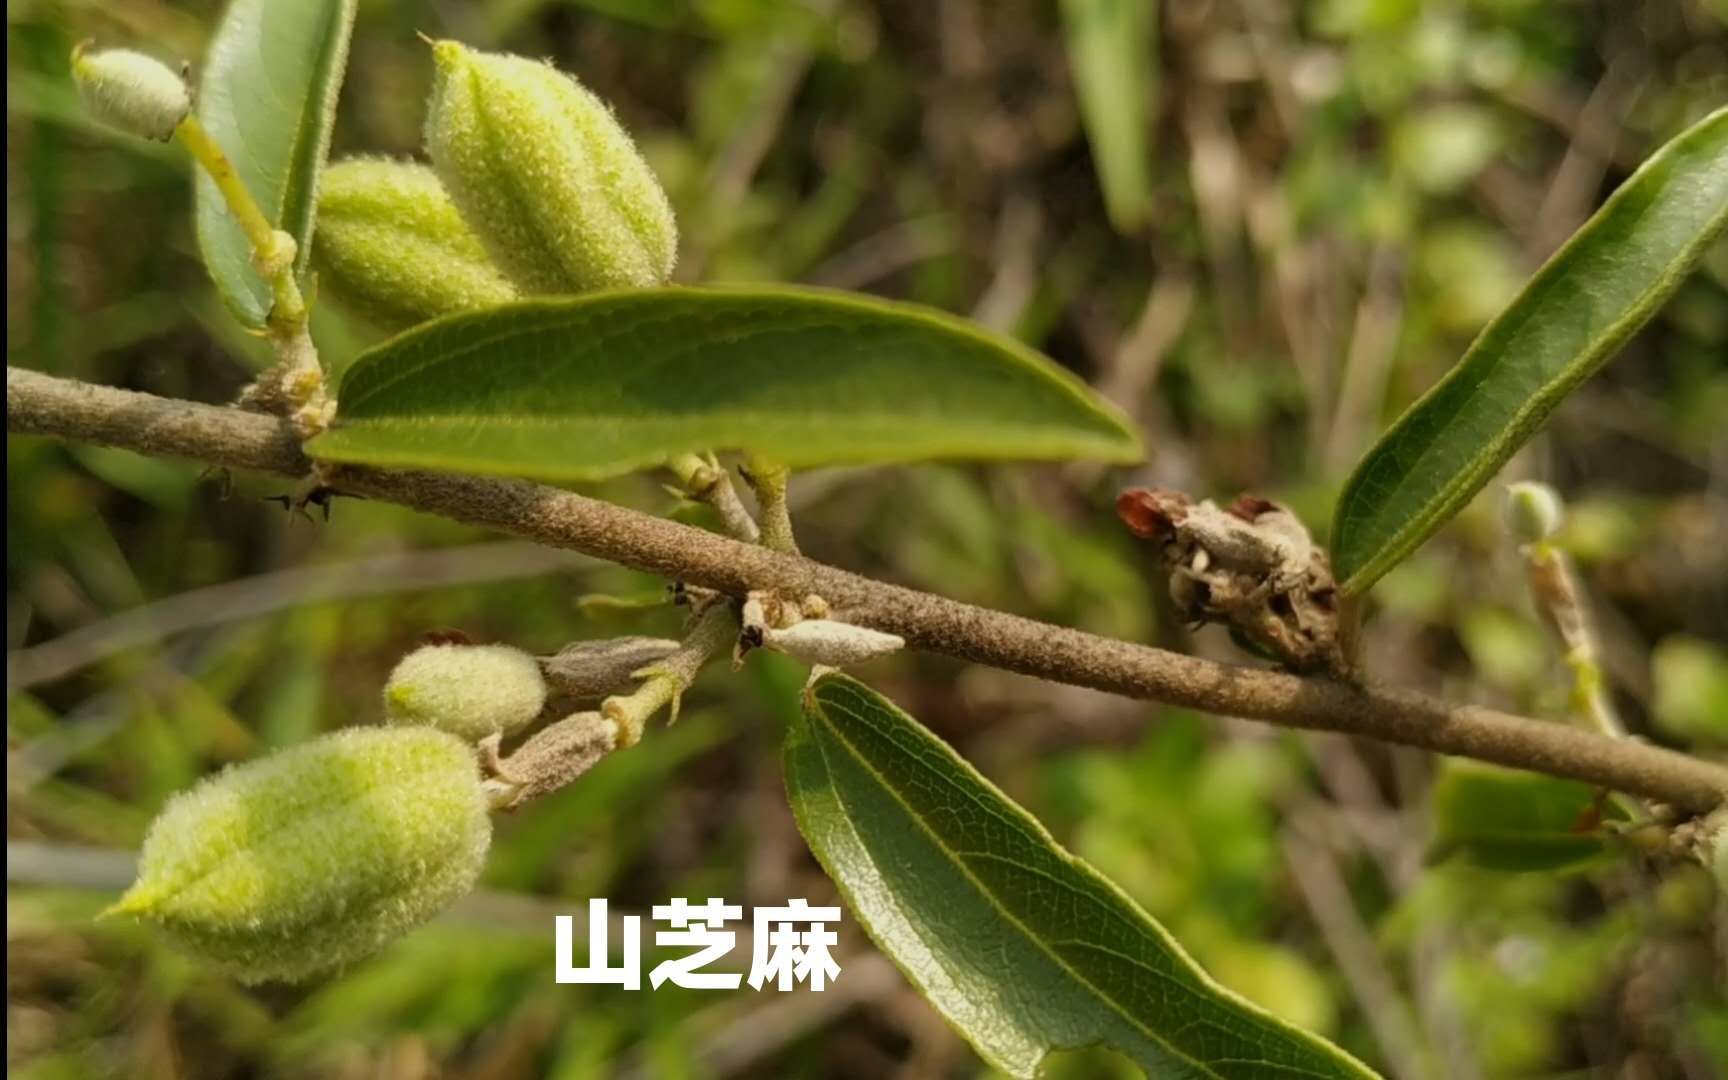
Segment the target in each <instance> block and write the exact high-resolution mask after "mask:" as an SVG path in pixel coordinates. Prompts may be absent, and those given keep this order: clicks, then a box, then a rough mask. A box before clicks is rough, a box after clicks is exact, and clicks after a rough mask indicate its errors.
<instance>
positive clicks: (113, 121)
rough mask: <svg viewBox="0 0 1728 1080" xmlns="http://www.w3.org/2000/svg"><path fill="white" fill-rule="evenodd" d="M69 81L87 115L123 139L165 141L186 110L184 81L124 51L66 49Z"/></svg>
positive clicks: (187, 100)
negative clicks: (122, 134)
mask: <svg viewBox="0 0 1728 1080" xmlns="http://www.w3.org/2000/svg"><path fill="white" fill-rule="evenodd" d="M72 80H73V81H74V82H75V83H77V85H78V96H79V97H80V98H81V99H82V100H83V102H84V107H85V108H86V109H88V110H89V111H90V115H92V116H94V117H95V118H96V119H98V120H100V121H102V122H103V123H104V124H107V125H108V126H109V127H112V128H117V129H118V130H120V131H124V132H126V133H127V134H129V135H141V136H143V137H144V138H146V139H157V140H160V141H162V142H167V141H168V140H169V139H171V138H173V137H174V129H175V128H177V127H179V126H180V121H182V120H184V119H186V116H187V114H189V113H190V112H191V111H192V95H191V94H190V93H189V92H188V91H187V89H186V82H185V80H184V79H182V78H180V76H179V75H176V74H175V73H174V71H173V70H172V69H171V68H169V67H168V65H166V64H164V63H162V62H161V61H160V60H157V59H154V58H153V57H149V56H145V55H144V54H143V53H139V52H133V51H131V50H130V49H108V50H105V51H103V52H95V53H93V52H85V51H84V49H83V47H82V46H80V47H79V48H77V49H74V50H72Z"/></svg>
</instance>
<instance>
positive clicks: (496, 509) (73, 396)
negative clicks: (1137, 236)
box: [6, 368, 1728, 811]
mask: <svg viewBox="0 0 1728 1080" xmlns="http://www.w3.org/2000/svg"><path fill="white" fill-rule="evenodd" d="M6 389H7V402H6V422H7V428H8V430H10V431H14V432H18V433H22V434H35V435H51V436H55V437H59V438H67V439H77V440H82V441H86V442H96V443H101V444H102V445H106V446H116V447H121V448H124V449H130V450H138V451H141V452H145V453H152V454H162V455H178V456H181V457H189V458H193V459H196V460H199V461H203V462H206V463H208V464H213V465H223V466H229V467H233V468H251V469H264V470H268V471H271V472H278V473H283V474H286V475H290V476H298V475H301V474H303V473H304V472H305V471H306V470H307V469H308V468H309V462H308V461H307V459H306V458H305V456H304V455H303V454H302V453H301V452H300V449H299V446H298V444H297V443H296V442H295V440H294V436H293V432H292V430H291V428H290V427H289V426H288V425H287V423H286V422H284V421H282V420H280V419H277V418H273V417H269V416H263V415H258V414H249V413H244V412H241V411H239V410H235V409H224V408H221V407H217V406H209V405H198V404H193V403H190V402H175V401H168V400H165V399H162V398H157V397H153V396H151V395H148V394H138V393H133V392H130V391H125V390H115V389H110V388H106V387H97V386H88V385H84V384H80V383H77V382H73V381H70V380H66V379H60V378H56V377H53V376H49V375H42V374H39V373H35V372H28V371H20V370H17V369H14V368H7V373H6ZM325 472H326V474H327V475H326V479H327V481H328V482H329V483H331V484H333V485H335V486H336V487H337V488H338V489H340V490H342V491H345V492H350V493H353V494H356V495H364V496H367V497H369V498H373V499H379V500H383V501H388V502H394V503H399V504H401V505H403V506H409V507H413V508H415V509H418V510H423V511H426V512H428V513H434V514H440V515H443V516H446V517H451V518H454V519H456V520H458V521H463V522H467V523H469V524H474V525H484V526H487V527H490V528H495V529H499V530H501V531H504V532H508V533H512V534H514V535H517V536H521V537H524V538H527V539H531V540H535V541H538V542H540V543H543V544H548V545H551V546H553V547H564V548H570V549H572V550H575V551H580V552H583V553H585V554H588V555H593V556H595V557H597V558H602V559H607V560H609V561H612V562H616V563H619V564H621V565H624V566H629V567H632V568H634V569H637V570H642V571H646V572H650V573H656V574H661V575H664V576H667V577H674V578H678V579H681V580H684V581H687V582H691V583H693V584H697V585H702V586H706V587H708V588H712V589H718V590H720V591H722V592H725V593H727V594H729V595H732V596H742V595H744V594H746V593H748V592H750V591H752V590H772V591H774V592H777V593H780V594H782V595H791V596H805V595H809V594H811V593H815V594H817V595H819V596H822V597H823V598H825V599H826V600H827V601H828V602H829V603H830V604H832V605H833V607H834V608H835V609H836V610H837V611H841V612H844V613H845V615H846V618H847V620H848V621H850V622H853V623H856V624H859V625H862V626H869V627H873V628H875V629H878V630H883V631H886V632H889V633H893V634H898V635H900V636H901V637H903V638H905V639H906V641H907V643H908V645H910V646H912V647H914V648H919V649H924V650H927V651H930V652H938V653H944V654H947V655H949V656H954V657H958V658H960V659H963V660H970V661H973V662H976V663H982V664H989V665H992V666H994V667H1000V668H1005V669H1007V670H1010V671H1018V672H1022V673H1024V674H1028V675H1036V676H1039V677H1041V678H1045V679H1051V680H1054V681H1056V682H1064V683H1071V684H1073V685H1076V686H1088V687H1092V688H1093V689H1097V690H1106V691H1109V692H1112V693H1117V694H1124V695H1127V696H1130V697H1138V698H1150V699H1153V700H1157V701H1163V702H1168V703H1170V704H1173V705H1181V706H1186V707H1190V708H1195V709H1201V710H1205V711H1207V712H1214V713H1224V714H1229V715H1234V716H1241V717H1247V718H1250V719H1256V720H1263V721H1267V722H1269V723H1274V724H1279V725H1282V726H1285V727H1295V728H1308V729H1314V730H1322V731H1340V732H1346V733H1349V734H1354V735H1363V736H1367V737H1370V738H1375V739H1380V740H1383V741H1386V742H1393V743H1401V744H1404V745H1408V746H1417V747H1422V748H1424V749H1428V750H1435V751H1439V752H1441V753H1447V754H1457V755H1461V756H1464V757H1473V758H1478V759H1481V760H1483V761H1490V762H1495V763H1498V764H1502V765H1509V766H1513V767H1516V768H1524V769H1531V770H1534V771H1537V772H1544V773H1549V774H1552V775H1555V776H1565V777H1572V778H1574V779H1578V780H1583V781H1587V782H1589V783H1593V784H1598V785H1601V786H1603V787H1607V788H1612V789H1615V790H1620V791H1625V792H1629V793H1632V794H1638V795H1645V796H1649V797H1651V798H1655V799H1660V800H1662V801H1664V802H1668V803H1671V804H1673V805H1675V806H1676V807H1680V808H1684V809H1686V810H1692V811H1704V810H1709V809H1711V808H1713V807H1715V806H1717V805H1719V804H1721V803H1723V802H1724V801H1728V767H1724V766H1722V765H1719V764H1715V763H1712V762H1707V761H1703V760H1700V759H1697V758H1693V757H1689V756H1687V755H1685V754H1680V753H1676V752H1674V751H1672V750H1665V749H1662V748H1659V747H1655V746H1648V745H1644V744H1640V743H1636V742H1631V741H1627V740H1613V739H1608V738H1605V737H1603V736H1600V735H1597V734H1594V733H1591V732H1586V731H1580V730H1576V729H1574V728H1570V727H1566V726H1563V725H1559V724H1550V723H1544V722H1541V721H1538V720H1532V719H1529V718H1526V717H1520V716H1513V715H1510V714H1507V713H1502V712H1498V711H1495V710H1493V709H1486V708H1481V707H1477V706H1472V705H1449V704H1447V703H1445V702H1442V701H1439V700H1436V699H1434V698H1432V697H1429V696H1427V695H1424V694H1420V693H1416V692H1414V691H1409V690H1402V689H1395V688H1388V687H1380V686H1373V685H1369V686H1365V687H1352V686H1347V685H1344V684H1342V683H1338V682H1335V681H1332V680H1330V679H1326V678H1321V677H1307V678H1303V677H1298V676H1295V675H1289V674H1285V673H1283V672H1277V671H1267V670H1261V669H1256V668H1249V667H1241V666H1235V665H1230V664H1220V663H1216V662H1214V661H1209V660H1203V659H1200V658H1198V657H1193V656H1185V655H1182V654H1180V653H1172V652H1166V651H1164V650H1162V649H1155V648H1151V647H1148V646H1145V645H1137V644H1134V643H1131V642H1126V641H1118V640H1114V639H1111V638H1105V637H1099V636H1097V635H1095V634H1088V633H1083V632H1081V631H1079V630H1071V629H1067V628H1065V627H1059V626H1052V625H1050V624H1048V623H1042V622H1038V621H1036V620H1033V619H1025V618H1021V617H1019V616H1016V615H1010V614H1007V613H1005V612H1000V611H992V610H989V609H986V608H981V607H976V606H973V605H970V604H963V603H960V602H958V601H955V600H950V599H947V598H945V597H941V596H935V595H932V594H929V593H924V592H919V591H917V590H914V589H908V588H904V587H901V586H897V585H890V584H887V583H884V582H880V581H874V580H871V579H869V578H866V577H862V576H860V575H857V574H852V573H848V572H847V571H844V570H840V569H836V568H834V567H831V566H826V565H824V564H822V563H818V562H815V561H813V560H810V559H805V558H802V557H799V556H796V555H790V554H786V553H783V552H777V551H771V550H769V549H768V548H765V547H760V546H754V545H749V544H744V543H741V542H739V541H737V540H733V539H730V538H728V537H724V536H720V535H717V534H715V533H710V532H706V531H704V530H701V529H695V528H691V527H690V526H687V525H681V524H678V523H677V522H673V521H667V520H665V519H662V518H657V517H653V516H650V515H648V514H643V513H640V512H638V511H635V510H630V509H626V508H624V507H621V506H614V505H612V504H610V503H605V502H601V501H599V500H596V499H590V498H587V497H585V496H582V495H577V494H575V493H573V492H568V491H562V490H559V489H556V488H550V487H545V486H542V485H538V484H530V483H524V482H521V481H515V480H499V479H490V478H484V477H472V476H451V475H444V474H437V473H427V472H412V471H398V470H386V469H373V468H359V467H343V468H326V470H325Z"/></svg>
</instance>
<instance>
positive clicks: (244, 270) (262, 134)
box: [197, 0, 355, 329]
mask: <svg viewBox="0 0 1728 1080" xmlns="http://www.w3.org/2000/svg"><path fill="white" fill-rule="evenodd" d="M354 5H355V0H233V2H232V3H230V4H229V5H228V11H227V14H225V15H223V17H222V22H221V24H220V25H219V26H217V28H216V34H215V36H214V37H213V38H211V40H210V51H209V54H208V55H207V56H206V57H205V58H204V72H203V76H202V77H201V79H200V80H199V85H198V119H199V120H200V121H201V122H202V123H203V125H204V127H205V128H206V130H208V131H209V132H210V135H211V137H213V138H214V139H215V140H216V143H217V145H219V146H221V147H222V151H223V152H224V153H225V154H227V155H228V158H229V160H231V161H232V162H233V163H234V169H235V171H236V172H237V173H239V175H240V179H241V180H243V181H244V182H245V184H246V187H247V189H248V190H250V191H251V192H252V197H253V198H255V199H257V200H258V205H259V206H260V207H262V208H263V210H264V214H265V216H266V217H268V218H269V219H270V221H271V223H273V224H274V225H275V226H276V227H277V228H279V229H281V230H282V231H283V232H286V233H287V234H288V235H290V236H292V237H293V238H294V242H295V243H296V244H298V245H299V251H298V253H297V254H296V256H295V270H296V271H297V272H298V273H301V274H304V273H305V271H306V260H307V258H308V257H309V256H310V255H311V254H312V220H313V214H314V213H315V211H316V209H317V205H318V187H317V185H318V173H319V171H320V170H321V169H323V167H324V159H325V156H326V155H327V154H328V153H329V150H330V129H331V125H332V123H333V122H334V120H335V115H336V94H337V91H339V90H340V89H341V86H342V74H343V71H344V70H345V69H346V67H347V64H348V36H349V31H350V30H351V29H352V27H353V25H354ZM197 190H198V208H197V226H198V247H199V250H200V251H202V252H203V254H204V265H205V266H207V267H208V268H209V270H210V277H211V278H212V279H213V280H214V281H215V282H216V289H217V291H218V292H220V293H221V294H222V298H223V300H224V301H226V302H227V304H228V307H229V309H230V310H232V311H233V312H234V315H235V317H236V318H238V319H239V320H240V321H241V322H242V323H244V324H246V325H247V326H250V327H253V328H254V329H256V328H258V327H262V326H263V325H264V320H265V317H266V316H268V315H269V314H270V300H271V296H270V289H269V286H268V285H267V284H266V283H265V282H264V280H263V279H262V278H260V277H259V276H258V274H257V272H256V271H254V270H253V269H252V261H251V260H252V246H251V244H250V243H248V242H247V239H246V234H245V233H244V232H243V231H242V230H241V228H240V226H239V224H238V223H237V222H236V221H235V220H234V218H233V216H232V215H230V214H229V213H228V208H227V206H226V205H225V204H224V203H223V201H222V195H221V193H220V192H218V191H217V190H216V185H215V184H214V183H212V182H211V180H210V178H209V177H208V176H206V175H204V174H203V173H202V172H200V173H199V174H198V189H197Z"/></svg>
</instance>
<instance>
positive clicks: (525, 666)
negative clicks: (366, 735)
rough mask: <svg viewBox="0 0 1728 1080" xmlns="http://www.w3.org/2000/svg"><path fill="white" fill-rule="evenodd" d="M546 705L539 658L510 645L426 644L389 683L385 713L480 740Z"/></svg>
mask: <svg viewBox="0 0 1728 1080" xmlns="http://www.w3.org/2000/svg"><path fill="white" fill-rule="evenodd" d="M545 705H546V677H545V676H544V675H542V674H541V672H540V664H539V662H538V661H536V660H535V659H534V658H533V657H532V656H529V655H528V654H527V653H525V652H523V651H522V650H521V649H516V648H512V647H511V646H509V645H425V646H422V647H421V648H418V649H416V650H414V651H413V652H411V653H409V654H408V655H407V656H404V657H403V658H402V661H401V663H399V664H397V665H396V670H395V671H392V672H391V673H390V679H389V681H388V682H386V683H385V684H384V715H385V716H386V717H387V718H388V719H389V720H390V722H391V723H393V724H421V725H424V726H426V727H435V728H439V729H440V730H443V731H448V732H450V733H451V734H452V735H460V736H461V737H463V738H464V739H468V740H469V741H471V742H478V741H480V740H481V739H484V738H485V737H486V736H488V735H509V734H511V733H512V732H515V731H520V730H521V729H522V728H524V727H527V726H528V725H529V724H530V723H532V722H533V721H534V718H535V717H537V716H539V715H540V710H541V709H542V708H544V707H545Z"/></svg>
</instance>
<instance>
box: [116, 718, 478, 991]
mask: <svg viewBox="0 0 1728 1080" xmlns="http://www.w3.org/2000/svg"><path fill="white" fill-rule="evenodd" d="M491 839H492V824H491V819H490V818H489V817H488V816H487V804H486V796H485V794H484V792H483V790H482V787H481V780H480V774H479V769H478V766H477V764H476V761H475V758H474V753H473V751H472V750H471V749H469V748H468V747H467V746H466V745H464V744H463V743H462V742H461V740H459V739H457V738H456V737H454V736H452V735H446V734H445V733H443V732H441V731H432V730H430V729H425V728H419V729H409V728H350V729H348V730H346V731H340V732H337V733H335V734H333V735H327V736H324V737H323V738H320V739H316V740H313V741H312V742H309V743H304V744H302V745H300V746H296V747H293V748H291V749H288V750H284V751H282V752H280V753H277V754H274V755H272V756H270V757H268V758H263V759H260V760H257V761H252V762H248V763H246V764H244V765H239V766H234V767H231V768H229V769H227V770H226V771H224V772H222V773H220V774H218V775H216V776H214V777H211V778H209V779H207V780H205V781H204V782H203V783H201V784H199V785H198V786H197V787H195V788H193V789H191V790H190V791H187V792H185V793H183V794H181V795H178V796H176V797H175V798H174V799H173V800H171V801H170V802H169V803H168V805H167V807H166V808H164V809H163V811H162V813H161V814H160V815H159V816H158V817H157V818H156V821H155V822H154V823H153V824H152V825H151V826H150V832H149V834H148V835H147V836H146V837H145V839H144V849H143V853H142V855H141V856H140V858H139V864H138V881H137V883H136V884H134V885H133V886H132V888H131V889H130V890H128V891H127V892H126V894H125V895H124V896H122V897H121V898H120V901H119V902H118V903H116V904H115V905H114V906H113V907H112V908H110V909H109V910H108V912H106V913H105V914H109V915H116V914H124V915H136V916H139V917H142V918H144V919H147V920H149V921H151V922H154V923H156V924H157V925H159V926H160V927H161V928H162V929H163V931H164V932H165V933H166V934H167V935H168V936H169V937H170V938H171V939H173V940H174V941H175V942H176V943H177V944H179V945H180V946H181V947H182V948H184V949H185V950H186V951H187V952H189V953H192V954H193V955H195V956H198V957H200V958H202V959H204V960H206V961H208V962H210V963H212V964H215V965H216V966H218V967H220V968H222V969H224V970H226V971H228V972H230V973H231V974H233V975H234V976H235V977H236V978H238V979H239V980H241V981H242V982H265V981H285V982H298V981H301V980H304V979H306V978H309V977H311V976H313V975H317V974H319V973H320V972H324V971H327V970H329V969H332V968H337V967H341V966H342V965H344V964H348V963H351V962H353V961H355V960H358V959H361V958H362V957H365V956H367V955H369V954H371V953H373V952H375V951H376V950H378V949H379V948H381V947H382V946H383V945H384V944H385V943H387V942H389V941H390V940H392V939H393V938H395V937H397V936H399V935H401V934H402V933H404V932H406V931H408V930H411V929H413V928H414V927H416V926H419V925H420V924H422V923H424V922H426V921H427V920H429V919H431V918H432V917H433V916H434V915H436V914H437V913H438V912H440V911H442V910H443V909H444V908H446V907H448V906H449V905H450V904H451V903H452V902H454V901H455V900H456V899H457V898H458V897H460V896H462V895H463V894H464V893H466V892H467V891H468V890H469V889H471V888H472V887H473V885H474V881H475V879H476V878H477V877H478V876H479V873H480V868H481V865H482V864H483V863H484V861H485V857H486V849H487V847H488V845H489V844H490V843H491Z"/></svg>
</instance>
